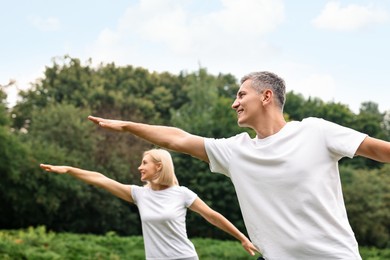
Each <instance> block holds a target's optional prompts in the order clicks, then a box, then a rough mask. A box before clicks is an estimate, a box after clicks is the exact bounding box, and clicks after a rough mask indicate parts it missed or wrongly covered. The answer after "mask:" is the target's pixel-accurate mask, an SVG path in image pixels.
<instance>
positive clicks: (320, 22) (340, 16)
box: [312, 1, 389, 31]
mask: <svg viewBox="0 0 390 260" xmlns="http://www.w3.org/2000/svg"><path fill="white" fill-rule="evenodd" d="M388 18H389V14H388V12H386V11H385V10H382V9H379V8H376V7H374V6H372V5H367V6H363V5H356V4H350V5H347V6H345V7H342V6H341V4H340V2H337V1H331V2H329V3H327V4H326V6H325V8H324V9H323V11H322V12H321V14H320V15H319V16H318V17H317V18H315V19H314V20H313V21H312V22H313V24H314V26H315V27H317V28H320V29H330V30H337V31H353V30H359V29H361V28H364V27H366V26H368V25H371V24H378V23H384V22H386V21H388Z"/></svg>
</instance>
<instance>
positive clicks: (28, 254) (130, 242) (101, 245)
mask: <svg viewBox="0 0 390 260" xmlns="http://www.w3.org/2000/svg"><path fill="white" fill-rule="evenodd" d="M191 241H192V242H193V243H194V245H195V247H196V250H197V252H198V255H199V258H200V259H201V260H215V259H234V260H240V259H242V260H245V259H257V257H258V255H256V257H252V256H250V255H249V254H247V252H246V251H245V250H244V249H243V248H242V247H241V245H240V243H238V242H236V241H221V240H215V239H208V238H193V239H191ZM360 252H361V255H362V257H363V259H364V260H382V259H390V249H377V248H361V249H360ZM0 259H4V260H6V259H12V260H14V259H27V260H42V259H43V260H44V259H48V260H49V259H50V260H52V259H53V260H56V259H58V260H65V259H66V260H72V259H74V260H78V259H80V260H103V259H104V260H106V259H108V260H120V259H132V260H133V259H134V260H138V259H140V260H141V259H145V254H144V244H143V239H142V237H141V236H130V237H121V236H117V235H116V234H115V233H114V232H109V233H107V234H106V235H104V236H99V235H88V234H72V233H54V232H51V231H47V230H46V228H45V227H43V226H40V227H36V228H33V227H30V228H28V229H23V230H0Z"/></svg>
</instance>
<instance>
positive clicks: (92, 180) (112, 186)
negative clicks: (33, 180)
mask: <svg viewBox="0 0 390 260" xmlns="http://www.w3.org/2000/svg"><path fill="white" fill-rule="evenodd" d="M40 167H41V168H42V169H43V170H45V171H47V172H54V173H57V174H68V175H71V176H73V177H74V178H76V179H79V180H81V181H83V182H85V183H87V184H91V185H94V186H97V187H99V188H102V189H104V190H106V191H109V192H111V193H112V194H113V195H115V196H116V197H118V198H120V199H123V200H125V201H128V202H131V203H133V197H132V196H131V185H125V184H122V183H120V182H117V181H116V180H113V179H110V178H108V177H106V176H104V175H103V174H101V173H99V172H94V171H88V170H83V169H80V168H76V167H72V166H56V165H50V164H40Z"/></svg>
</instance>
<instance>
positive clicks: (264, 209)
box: [89, 72, 390, 260]
mask: <svg viewBox="0 0 390 260" xmlns="http://www.w3.org/2000/svg"><path fill="white" fill-rule="evenodd" d="M284 103H285V83H284V80H283V79H281V78H280V77H278V76H277V75H275V74H274V73H270V72H255V73H251V74H248V75H246V76H244V77H243V78H242V80H241V86H240V89H239V90H238V92H237V96H236V99H235V100H234V102H233V104H232V108H233V109H234V110H235V111H236V112H237V118H238V124H239V126H241V127H249V128H252V129H253V130H254V131H255V132H256V134H257V136H256V137H255V138H250V137H249V135H248V134H247V133H241V134H239V135H236V136H233V137H230V138H226V139H224V138H222V139H212V138H203V137H200V136H196V135H192V134H190V133H187V132H185V131H183V130H181V129H178V128H175V127H166V126H157V125H148V124H141V123H136V122H126V121H119V120H108V119H103V118H98V117H92V116H90V117H89V119H90V120H91V121H92V122H94V123H96V124H99V125H100V126H101V127H104V128H108V129H112V130H117V131H122V132H129V133H131V134H133V135H136V136H138V137H140V138H143V139H145V140H146V141H148V142H151V143H153V144H156V145H158V146H161V147H164V148H167V149H170V150H173V151H176V152H181V153H186V154H189V155H192V156H194V157H196V158H199V159H201V160H203V161H205V162H208V163H209V164H210V169H211V171H213V172H219V173H222V174H225V175H226V176H228V177H230V178H231V180H232V182H233V184H234V187H235V189H236V193H237V197H238V201H239V203H240V208H241V211H242V214H243V218H244V221H245V225H246V228H247V230H248V233H249V236H250V238H251V240H252V242H253V244H254V245H255V246H256V247H257V248H258V249H259V250H260V251H261V252H262V254H263V256H264V258H265V259H267V260H272V259H310V260H314V259H321V260H322V259H361V257H360V255H359V251H358V244H357V242H356V239H355V236H354V234H353V231H352V229H351V227H350V225H349V222H348V218H347V215H346V209H345V206H344V201H343V196H342V191H341V183H340V177H339V172H338V161H339V160H340V159H341V158H342V157H345V156H347V157H353V156H355V155H359V156H364V157H367V158H370V159H373V160H377V161H380V162H390V143H389V142H385V141H382V140H378V139H375V138H372V137H369V136H367V135H365V134H363V133H359V132H357V131H355V130H352V129H349V128H346V127H342V126H340V125H337V124H334V123H331V122H328V121H325V120H323V119H318V118H307V119H304V120H302V121H301V122H294V121H293V122H286V121H285V119H284V117H283V107H284Z"/></svg>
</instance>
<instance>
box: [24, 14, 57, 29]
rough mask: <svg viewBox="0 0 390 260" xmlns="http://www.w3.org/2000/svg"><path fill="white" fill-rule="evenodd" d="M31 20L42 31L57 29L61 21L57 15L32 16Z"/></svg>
mask: <svg viewBox="0 0 390 260" xmlns="http://www.w3.org/2000/svg"><path fill="white" fill-rule="evenodd" d="M29 21H30V22H31V24H32V25H33V26H34V27H35V28H37V29H38V30H41V31H57V30H58V29H59V28H60V21H59V19H58V18H55V17H48V18H42V17H39V16H31V17H29Z"/></svg>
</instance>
